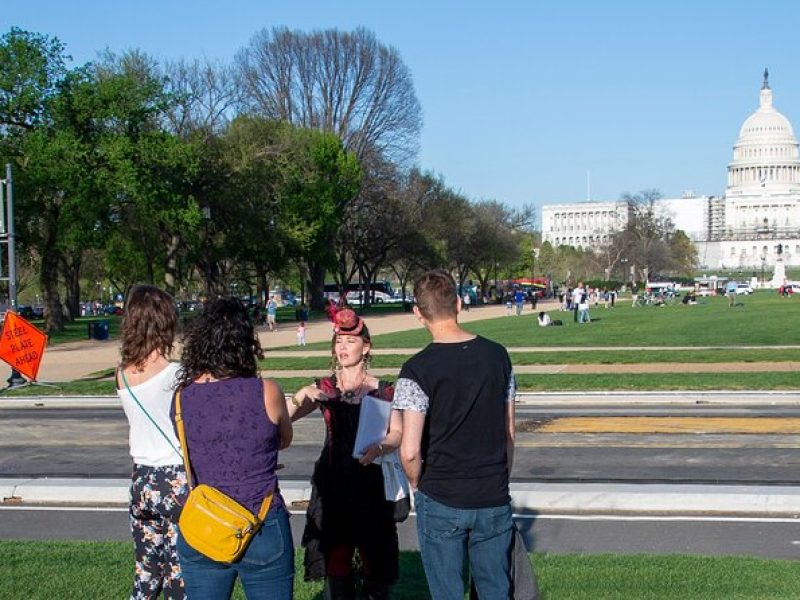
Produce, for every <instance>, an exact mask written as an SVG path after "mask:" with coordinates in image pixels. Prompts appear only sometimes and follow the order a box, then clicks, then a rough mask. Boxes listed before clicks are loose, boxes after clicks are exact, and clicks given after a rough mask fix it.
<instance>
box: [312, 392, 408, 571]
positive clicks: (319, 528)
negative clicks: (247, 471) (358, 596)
mask: <svg viewBox="0 0 800 600" xmlns="http://www.w3.org/2000/svg"><path fill="white" fill-rule="evenodd" d="M316 385H317V387H318V388H319V389H321V390H322V391H323V392H324V393H325V394H326V395H327V396H328V398H329V399H328V400H324V401H321V402H319V406H320V410H321V411H322V416H323V419H324V421H325V431H326V435H325V445H324V447H323V448H322V453H321V454H320V457H319V459H318V460H317V462H316V464H315V465H314V475H313V476H312V479H311V500H310V502H309V505H308V511H307V513H306V527H305V531H304V532H303V547H304V548H305V551H306V552H305V579H306V581H309V580H313V579H322V578H323V577H325V575H326V568H325V567H326V564H325V556H326V554H327V553H328V552H329V551H330V550H331V549H333V548H336V547H340V546H346V547H354V548H358V549H359V554H360V557H361V561H362V563H363V565H364V571H365V576H366V575H368V578H369V579H370V580H373V581H375V582H377V583H383V584H387V585H391V584H393V583H394V582H395V581H396V580H397V577H398V560H399V547H398V541H397V526H396V524H395V520H394V503H391V502H387V501H386V498H385V495H384V490H383V471H382V469H381V466H380V464H371V465H367V466H364V465H361V464H360V463H359V462H358V460H357V459H355V458H353V446H354V445H355V439H356V431H357V430H358V418H359V412H360V408H361V406H360V404H359V403H351V402H346V401H344V400H343V399H342V395H341V393H340V391H339V389H338V388H337V387H336V379H335V377H325V378H323V379H319V380H317V381H316ZM368 395H370V396H373V397H375V398H380V399H382V400H386V401H387V402H391V400H392V397H393V395H394V388H393V387H392V386H391V384H389V383H388V382H385V381H381V382H379V385H378V389H377V390H370V391H369V392H368Z"/></svg>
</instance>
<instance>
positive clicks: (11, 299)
mask: <svg viewBox="0 0 800 600" xmlns="http://www.w3.org/2000/svg"><path fill="white" fill-rule="evenodd" d="M2 183H3V184H4V185H5V190H6V198H5V206H3V205H2V204H3V203H2V194H0V214H2V213H3V212H5V215H6V219H5V222H2V219H0V243H5V244H7V247H8V276H7V277H3V276H2V271H0V281H8V303H9V308H10V309H11V310H13V311H14V312H16V310H17V248H16V235H15V232H14V179H13V177H12V174H11V163H6V178H5V179H4V180H2ZM0 187H2V186H0ZM4 209H5V210H4ZM6 381H7V382H8V387H9V388H15V387H21V386H24V385H27V383H28V382H27V381H26V380H25V378H24V377H23V376H22V375H21V374H20V372H19V371H17V370H16V369H13V368H12V369H11V376H10V377H9V378H8V379H7V380H6Z"/></svg>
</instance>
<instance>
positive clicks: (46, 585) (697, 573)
mask: <svg viewBox="0 0 800 600" xmlns="http://www.w3.org/2000/svg"><path fill="white" fill-rule="evenodd" d="M0 556H2V560H0V598H7V599H9V600H22V599H25V600H56V599H60V598H92V599H93V600H105V599H109V600H111V599H117V598H126V597H127V596H128V593H129V591H130V589H129V586H130V582H131V578H132V573H133V549H132V544H130V543H127V542H81V541H67V542H65V541H58V542H21V541H14V540H4V541H0ZM533 562H534V565H535V567H536V572H537V576H538V579H539V585H540V588H541V592H542V597H543V598H544V599H545V600H598V599H616V600H656V599H658V600H670V599H675V600H684V599H686V598H691V599H692V600H778V599H781V600H783V599H790V598H798V597H800V577H798V564H797V563H796V562H794V561H785V560H764V559H756V558H743V557H700V556H682V555H672V556H655V555H654V556H643V555H635V556H620V555H595V556H592V555H553V554H536V555H534V557H533ZM295 564H296V565H297V575H296V578H295V598H297V599H298V600H311V599H314V600H318V599H320V598H321V597H322V596H321V588H322V586H321V584H320V583H306V582H304V581H303V580H302V567H301V565H302V555H301V553H300V552H297V555H296V560H295ZM237 587H238V586H237ZM428 597H429V596H428V591H427V585H426V582H425V575H424V572H423V570H422V565H421V563H420V559H419V555H418V554H416V553H413V552H404V553H402V555H401V563H400V581H399V582H398V584H397V585H396V586H395V589H394V593H393V598H395V599H396V600H424V599H425V598H428ZM234 598H237V599H242V598H244V595H243V593H242V590H241V588H238V589H237V590H236V593H235V595H234Z"/></svg>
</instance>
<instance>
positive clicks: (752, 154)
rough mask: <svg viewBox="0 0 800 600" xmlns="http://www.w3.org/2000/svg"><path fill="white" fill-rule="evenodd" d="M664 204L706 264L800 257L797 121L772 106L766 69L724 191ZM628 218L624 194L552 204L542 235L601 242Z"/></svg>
mask: <svg viewBox="0 0 800 600" xmlns="http://www.w3.org/2000/svg"><path fill="white" fill-rule="evenodd" d="M659 204H660V206H661V207H662V209H663V210H664V211H665V212H666V213H667V214H669V215H670V216H671V217H672V219H673V221H674V223H675V227H676V229H681V230H683V231H684V232H685V233H686V234H687V235H688V236H689V237H690V238H691V239H692V240H693V241H694V242H695V244H696V246H697V249H698V258H699V262H700V266H701V268H707V269H718V268H724V269H748V270H754V269H760V268H763V267H764V266H766V267H767V268H769V269H770V270H771V267H772V266H773V265H774V264H775V262H776V260H777V258H778V255H779V252H780V253H781V256H782V260H783V262H784V263H785V264H786V265H794V266H797V265H800V153H798V143H797V139H796V138H795V136H794V131H793V129H792V125H791V123H790V122H789V120H788V119H787V118H786V117H785V116H783V115H782V114H781V113H779V112H778V111H777V110H776V109H775V107H774V106H773V95H772V90H771V89H770V87H769V80H768V74H767V72H766V71H765V72H764V83H763V85H762V87H761V92H760V102H759V107H758V110H756V111H755V112H754V113H753V114H752V115H750V116H749V117H748V118H747V119H746V120H745V122H744V124H743V125H742V127H741V129H740V131H739V137H738V139H737V140H736V143H735V144H734V146H733V161H732V162H731V163H730V164H729V165H728V183H727V188H726V191H725V195H724V196H722V197H716V196H699V197H698V196H696V195H695V194H693V193H685V194H684V195H683V197H681V198H674V199H663V200H660V201H659ZM626 221H627V208H626V206H625V203H624V202H619V201H614V202H575V203H569V204H548V205H544V206H543V207H542V238H543V239H544V240H546V241H549V242H550V243H552V244H554V245H561V244H567V245H573V246H582V247H597V246H600V245H602V244H604V243H606V242H607V241H608V237H609V234H611V233H613V231H614V230H618V229H619V228H621V227H622V226H624V225H625V223H626Z"/></svg>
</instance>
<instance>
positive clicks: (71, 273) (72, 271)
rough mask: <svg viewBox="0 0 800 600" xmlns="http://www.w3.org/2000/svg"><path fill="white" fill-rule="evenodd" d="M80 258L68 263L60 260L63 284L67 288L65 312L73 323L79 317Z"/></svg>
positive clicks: (65, 260)
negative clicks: (67, 312)
mask: <svg viewBox="0 0 800 600" xmlns="http://www.w3.org/2000/svg"><path fill="white" fill-rule="evenodd" d="M81 262H82V261H81V257H80V256H78V257H76V258H75V259H74V260H72V261H70V260H67V259H66V258H64V259H62V261H61V263H62V265H63V269H62V271H63V275H64V282H65V283H66V287H67V300H66V304H67V311H69V320H70V321H74V320H75V319H76V318H77V317H79V316H80V315H81Z"/></svg>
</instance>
